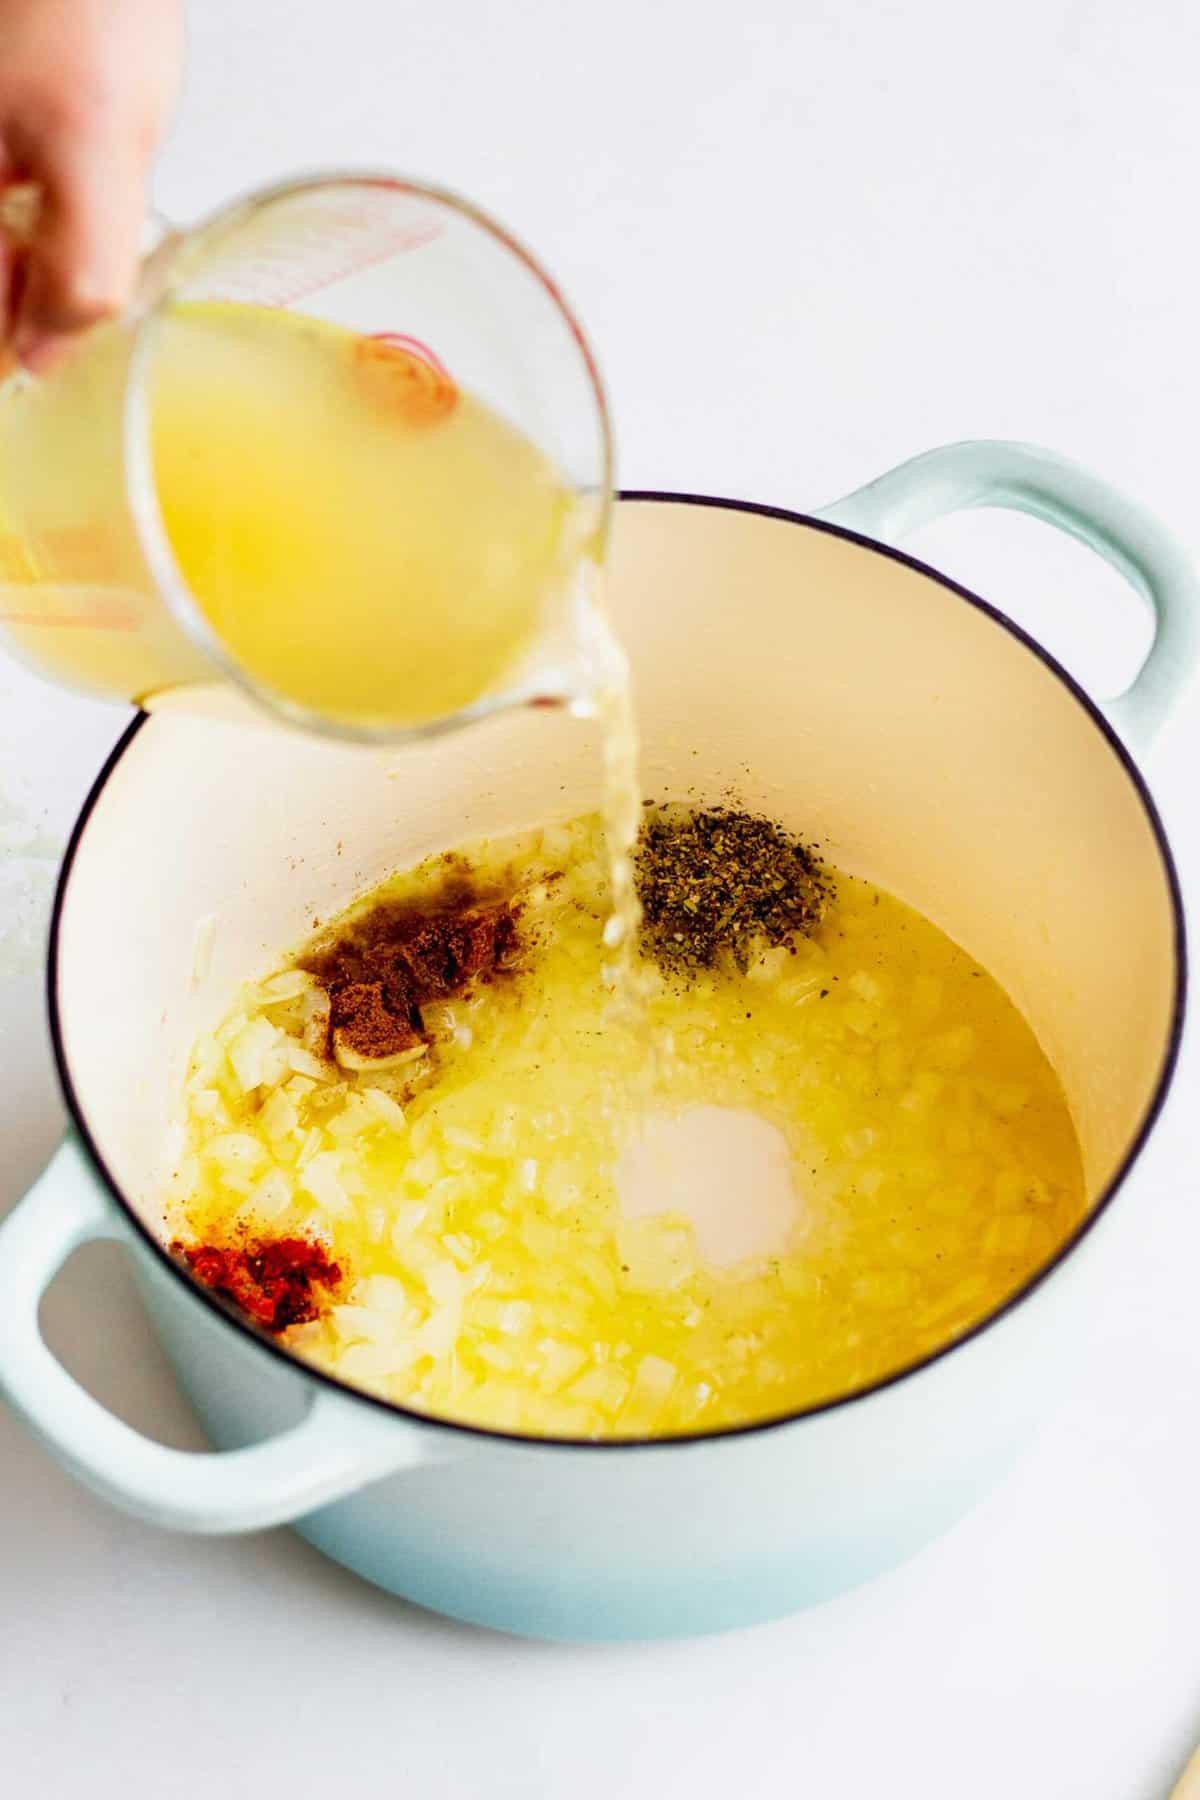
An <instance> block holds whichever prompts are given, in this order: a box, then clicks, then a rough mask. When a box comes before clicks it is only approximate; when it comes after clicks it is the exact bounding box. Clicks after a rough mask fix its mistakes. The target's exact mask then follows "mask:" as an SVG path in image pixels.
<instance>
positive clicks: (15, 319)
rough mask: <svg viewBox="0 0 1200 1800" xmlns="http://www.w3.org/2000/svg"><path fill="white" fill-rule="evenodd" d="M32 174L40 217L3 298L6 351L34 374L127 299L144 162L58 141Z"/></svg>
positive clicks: (104, 148)
mask: <svg viewBox="0 0 1200 1800" xmlns="http://www.w3.org/2000/svg"><path fill="white" fill-rule="evenodd" d="M35 173H36V175H37V178H38V180H39V181H40V183H41V187H42V210H41V214H40V217H39V220H38V226H37V231H36V234H35V236H34V239H33V242H32V244H31V245H30V246H29V248H28V250H27V251H26V252H25V256H24V259H23V261H24V267H23V270H22V272H21V274H22V279H21V281H20V292H19V294H14V291H13V285H12V281H11V279H10V281H9V284H8V293H9V296H10V303H11V302H12V301H13V300H15V307H14V308H13V316H12V318H11V341H12V347H13V350H14V352H15V353H16V355H17V356H18V357H19V358H20V360H21V361H22V362H23V363H24V364H25V366H26V367H27V368H31V369H33V370H35V371H39V370H44V369H45V368H46V367H48V366H49V365H50V364H51V363H53V362H54V361H55V360H57V359H58V357H59V356H61V354H62V352H63V350H64V349H65V347H66V345H67V344H68V343H69V341H70V339H71V338H72V336H73V335H74V334H75V333H76V332H78V331H80V330H82V329H83V328H85V327H86V326H88V325H94V324H96V323H97V322H98V321H99V320H101V319H105V318H108V317H110V316H111V315H112V314H113V313H116V312H118V311H119V310H120V309H121V307H122V306H123V305H124V303H125V301H126V300H127V299H128V297H129V293H130V291H131V289H132V286H133V282H134V279H135V274H136V270H137V263H138V251H139V248H140V245H141V237H142V229H143V221H144V217H145V180H146V159H145V154H144V152H143V151H142V150H141V148H140V147H139V146H136V145H130V144H128V143H116V142H106V141H104V139H103V137H91V136H87V135H84V134H73V135H62V136H58V137H56V138H54V139H53V140H52V141H50V142H49V143H47V144H45V145H43V146H42V148H41V154H40V156H39V157H38V160H37V164H36V166H35ZM9 260H10V261H11V260H12V259H11V256H10V259H9Z"/></svg>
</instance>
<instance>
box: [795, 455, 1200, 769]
mask: <svg viewBox="0 0 1200 1800" xmlns="http://www.w3.org/2000/svg"><path fill="white" fill-rule="evenodd" d="M974 506H996V507H1005V508H1008V509H1009V510H1010V511H1013V512H1022V513H1028V514H1029V515H1030V516H1031V517H1032V518H1035V519H1041V520H1042V521H1043V522H1044V523H1045V524H1047V525H1056V526H1057V527H1058V528H1059V530H1060V531H1065V532H1067V533H1069V535H1070V536H1071V537H1073V538H1076V539H1078V541H1079V542H1080V543H1081V544H1086V545H1087V547H1088V549H1089V550H1094V551H1095V552H1096V553H1097V555H1098V556H1102V557H1103V558H1104V560H1105V562H1107V563H1110V564H1111V565H1112V567H1113V568H1114V569H1116V570H1118V571H1119V573H1120V574H1122V575H1123V576H1124V577H1125V579H1126V580H1127V581H1128V582H1129V583H1130V585H1131V586H1132V587H1133V588H1134V589H1135V590H1136V591H1137V593H1138V594H1140V595H1141V597H1142V599H1143V601H1144V602H1145V604H1146V605H1147V607H1148V608H1149V611H1150V615H1151V618H1152V620H1153V624H1154V641H1153V643H1152V645H1151V648H1150V653H1149V655H1148V656H1147V657H1146V660H1145V662H1144V663H1143V665H1142V667H1141V669H1140V670H1139V671H1138V672H1137V674H1136V675H1135V676H1134V678H1133V680H1132V681H1131V682H1130V685H1129V687H1128V688H1127V689H1126V690H1125V692H1124V693H1123V694H1122V695H1121V696H1120V698H1119V699H1116V700H1111V701H1107V702H1105V704H1104V708H1103V710H1104V711H1105V712H1106V713H1107V715H1108V717H1109V718H1110V719H1111V720H1112V722H1113V723H1114V724H1115V725H1116V726H1117V728H1118V730H1119V731H1120V733H1121V735H1122V736H1123V737H1124V738H1125V739H1126V740H1127V741H1128V742H1129V743H1130V745H1131V746H1132V747H1133V748H1134V749H1135V750H1137V751H1144V750H1145V749H1147V748H1148V746H1149V745H1150V743H1151V742H1152V740H1153V738H1154V737H1155V735H1156V734H1157V732H1158V730H1159V728H1160V726H1161V725H1162V724H1163V723H1164V721H1165V720H1166V718H1167V716H1168V714H1169V713H1170V711H1171V709H1172V707H1173V705H1174V704H1175V701H1176V699H1177V698H1178V696H1179V694H1180V692H1181V690H1182V689H1183V687H1184V686H1185V684H1186V682H1187V680H1188V677H1189V675H1190V674H1191V672H1192V670H1193V668H1194V667H1195V664H1196V661H1197V657H1198V655H1200V584H1198V583H1197V579H1196V575H1195V573H1194V571H1193V568H1192V562H1191V558H1190V557H1189V555H1188V553H1187V552H1186V551H1185V549H1184V548H1183V546H1182V545H1181V544H1180V543H1179V542H1178V541H1177V539H1176V538H1175V537H1174V536H1173V535H1172V534H1171V532H1169V531H1168V530H1167V529H1166V527H1165V526H1164V525H1160V524H1159V522H1158V520H1157V519H1155V518H1154V517H1153V516H1152V514H1150V513H1148V512H1147V511H1146V510H1145V509H1144V508H1143V507H1142V506H1140V505H1139V504H1138V503H1137V502H1136V501H1135V500H1131V499H1129V498H1128V497H1127V496H1126V495H1124V494H1122V493H1119V492H1118V490H1117V489H1116V488H1114V487H1110V486H1109V484H1108V483H1107V482H1106V481H1102V480H1101V479H1100V477H1099V476H1098V475H1092V474H1090V473H1089V472H1088V471H1087V470H1086V469H1081V468H1079V467H1078V466H1077V465H1076V464H1075V463H1071V462H1068V461H1067V460H1066V459H1065V458H1064V457H1061V456H1056V455H1054V453H1053V452H1052V451H1049V450H1040V449H1038V448H1037V447H1036V446H1034V445H1032V444H1015V443H1005V442H1002V441H999V440H993V441H989V440H986V439H982V440H980V441H978V442H973V443H963V444H947V445H946V446H945V447H944V448H942V449H940V450H929V451H927V452H926V453H925V455H924V456H915V457H913V459H912V460H911V462H906V463H901V464H900V466H899V468H896V469H892V470H890V471H889V472H888V473H887V474H886V475H880V476H879V477H878V479H877V480H875V481H871V482H868V483H867V485H866V487H863V488H859V490H858V491H857V493H853V494H849V495H847V497H846V498H845V499H844V500H838V501H836V502H835V503H834V504H833V505H832V506H828V507H826V508H824V509H823V511H821V512H819V513H818V514H817V517H818V518H820V519H825V520H828V521H829V523H830V524H832V525H841V526H845V527H846V528H847V529H848V530H850V531H857V532H861V533H862V534H863V536H865V537H870V538H877V539H882V540H883V542H885V543H895V542H897V541H899V540H901V539H903V538H905V537H907V536H908V535H909V533H910V532H913V531H917V530H919V529H920V527H921V526H923V525H928V524H931V523H932V522H933V520H935V519H940V518H942V517H944V516H945V515H946V514H947V513H953V512H962V511H964V510H965V509H966V508H968V507H974Z"/></svg>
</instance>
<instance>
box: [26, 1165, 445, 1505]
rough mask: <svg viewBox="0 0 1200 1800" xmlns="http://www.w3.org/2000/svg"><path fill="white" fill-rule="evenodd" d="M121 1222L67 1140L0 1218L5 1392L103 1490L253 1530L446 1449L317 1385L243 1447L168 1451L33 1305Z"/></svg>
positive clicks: (122, 1235)
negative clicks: (71, 1370)
mask: <svg viewBox="0 0 1200 1800" xmlns="http://www.w3.org/2000/svg"><path fill="white" fill-rule="evenodd" d="M128 1235H129V1234H128V1228H127V1227H126V1225H125V1223H124V1221H123V1220H122V1219H121V1217H120V1215H119V1214H118V1212H117V1209H116V1207H115V1206H114V1204H113V1202H112V1201H111V1200H110V1198H109V1197H108V1195H107V1194H106V1193H105V1192H104V1190H103V1188H102V1187H101V1184H100V1181H99V1179H98V1177H97V1175H96V1173H95V1171H94V1169H93V1168H92V1166H91V1164H90V1162H89V1161H88V1160H87V1159H86V1157H85V1155H84V1152H83V1151H82V1149H81V1148H80V1146H79V1145H78V1144H77V1143H76V1142H75V1141H74V1140H73V1139H68V1140H67V1142H66V1143H65V1144H64V1145H63V1147H62V1149H61V1150H60V1151H59V1152H58V1154H57V1155H56V1156H55V1158H54V1160H53V1161H52V1162H51V1164H50V1166H49V1168H48V1169H47V1170H46V1172H45V1174H44V1175H43V1176H42V1178H41V1180H40V1181H39V1182H38V1183H37V1184H36V1185H35V1186H34V1187H33V1188H31V1190H30V1191H29V1193H28V1194H27V1195H26V1196H25V1198H24V1200H22V1201H21V1202H20V1203H19V1205H18V1206H17V1208H16V1210H15V1211H14V1212H13V1213H12V1214H11V1216H10V1217H9V1218H8V1219H7V1220H6V1221H5V1223H4V1224H3V1225H2V1226H0V1395H2V1396H4V1397H5V1398H6V1399H7V1400H8V1401H9V1402H10V1403H11V1405H12V1406H13V1407H14V1408H15V1409H16V1411H17V1412H18V1413H20V1414H21V1416H22V1417H23V1418H24V1419H25V1420H26V1422H27V1423H28V1424H29V1425H30V1426H32V1428H33V1430H34V1431H35V1432H37V1434H38V1436H39V1437H41V1438H43V1439H44V1440H45V1442H46V1443H47V1444H49V1446H50V1448H51V1449H52V1450H53V1451H54V1452H55V1453H56V1455H57V1456H58V1457H59V1458H60V1459H61V1461H62V1462H64V1463H65V1464H66V1465H67V1467H68V1468H69V1469H70V1470H71V1471H72V1472H73V1473H74V1474H75V1475H77V1476H78V1477H79V1478H80V1480H81V1481H83V1482H85V1483H86V1484H87V1486H88V1487H90V1488H92V1489H93V1490H94V1491H95V1492H96V1493H98V1494H100V1495H101V1496H102V1498H104V1499H106V1500H110V1501H112V1502H113V1503H114V1504H115V1505H117V1506H120V1507H122V1508H124V1510H125V1511H126V1512H130V1513H133V1514H135V1515H136V1516H137V1517H139V1518H143V1519H148V1520H149V1521H150V1522H151V1523H152V1524H155V1525H163V1526H167V1527H169V1528H171V1529H173V1530H176V1531H195V1532H205V1533H219V1532H237V1531H258V1530H261V1529H263V1528H264V1527H266V1526H269V1525H281V1524H286V1523H287V1522H288V1521H289V1520H292V1519H297V1518H300V1517H302V1516H303V1515H304V1514H305V1513H309V1512H312V1511H314V1510H315V1509H316V1508H317V1507H319V1506H325V1505H327V1504H328V1503H329V1502H330V1501H333V1500H338V1499H342V1498H344V1497H345V1496H346V1495H347V1494H351V1493H354V1492H355V1491H356V1490H357V1489H358V1488H361V1487H364V1486H366V1484H367V1483H368V1482H371V1481H375V1480H378V1479H379V1478H380V1477H381V1476H384V1475H392V1474H395V1473H396V1472H397V1471H398V1470H400V1469H407V1468H413V1467H416V1466H418V1465H421V1464H424V1463H430V1462H437V1461H441V1460H443V1459H444V1458H445V1457H446V1456H447V1455H449V1454H451V1452H450V1451H449V1449H448V1447H447V1445H446V1443H445V1441H444V1437H443V1436H441V1435H440V1434H438V1433H437V1432H436V1431H435V1430H432V1429H431V1430H430V1431H428V1432H426V1431H424V1430H419V1429H418V1428H417V1427H416V1426H415V1425H413V1424H412V1422H411V1421H409V1420H407V1419H402V1418H399V1417H394V1418H388V1417H386V1416H384V1415H383V1414H382V1413H377V1412H376V1409H375V1408H374V1407H372V1406H371V1405H370V1404H368V1403H367V1402H365V1401H354V1400H352V1399H351V1398H350V1397H349V1396H347V1397H346V1398H342V1397H341V1396H340V1395H339V1394H337V1393H334V1392H332V1391H329V1390H324V1389H315V1387H314V1396H313V1400H312V1404H311V1406H310V1407H309V1410H308V1412H307V1413H306V1415H305V1417H304V1418H303V1419H302V1420H301V1421H300V1423H299V1424H298V1425H296V1426H293V1427H292V1429H291V1430H289V1431H284V1432H281V1433H280V1434H279V1435H278V1436H277V1437H273V1438H269V1439H267V1441H266V1442H265V1443H261V1444H254V1445H251V1446H250V1447H249V1448H247V1449H244V1450H227V1451H223V1452H211V1453H207V1454H206V1453H203V1452H201V1453H199V1454H192V1453H191V1452H189V1451H186V1450H172V1449H170V1448H168V1447H167V1446H166V1445H165V1444H156V1443H155V1442H154V1441H153V1439H151V1438H147V1437H144V1436H143V1435H142V1433H141V1432H140V1431H135V1430H134V1428H133V1427H132V1426H131V1425H126V1424H125V1423H124V1421H123V1420H121V1419H118V1418H116V1417H114V1415H113V1414H112V1413H110V1412H109V1411H108V1409H107V1407H104V1406H101V1404H100V1402H99V1401H98V1400H95V1399H93V1398H92V1396H91V1395H90V1394H89V1393H88V1392H87V1391H86V1389H84V1388H82V1387H80V1385H79V1383H78V1382H77V1381H76V1380H75V1379H74V1378H73V1377H72V1376H71V1375H69V1374H68V1373H67V1371H66V1370H65V1369H64V1368H63V1366H62V1364H61V1363H60V1362H59V1361H58V1359H57V1358H56V1357H55V1356H54V1355H53V1354H52V1353H51V1351H50V1350H49V1349H48V1347H47V1345H46V1344H45V1342H44V1340H43V1338H42V1334H41V1330H40V1328H39V1325H38V1311H39V1308H40V1306H41V1301H42V1296H43V1295H44V1293H45V1291H46V1289H47V1287H48V1286H49V1285H50V1282H51V1281H52V1280H53V1279H54V1276H55V1274H56V1273H57V1272H58V1270H59V1269H60V1268H61V1267H62V1265H63V1263H64V1262H65V1261H66V1260H67V1258H68V1257H69V1256H70V1255H71V1254H72V1252H73V1251H74V1250H76V1249H78V1248H79V1247H80V1246H81V1245H82V1244H86V1243H90V1242H92V1241H93V1240H95V1239H99V1238H111V1239H114V1240H116V1241H117V1242H125V1241H127V1240H128Z"/></svg>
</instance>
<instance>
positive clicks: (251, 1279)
mask: <svg viewBox="0 0 1200 1800" xmlns="http://www.w3.org/2000/svg"><path fill="white" fill-rule="evenodd" d="M171 1250H172V1253H173V1254H174V1255H175V1256H178V1257H180V1258H181V1259H182V1260H183V1261H184V1262H185V1263H186V1264H187V1266H188V1268H189V1269H190V1270H191V1272H192V1274H193V1275H194V1276H195V1277H196V1280H197V1281H199V1282H201V1283H202V1284H203V1286H205V1287H207V1288H211V1289H212V1290H213V1292H214V1293H217V1294H221V1295H223V1296H224V1298H225V1299H226V1300H232V1302H233V1304H234V1305H235V1306H236V1307H238V1308H239V1310H240V1311H241V1312H243V1313H245V1315H246V1317H247V1318H248V1319H250V1320H252V1321H253V1323H254V1324H255V1325H258V1326H261V1327H262V1329H263V1330H264V1331H275V1332H278V1331H286V1330H287V1328H288V1326H289V1325H304V1324H307V1323H308V1321H309V1320H310V1319H315V1318H317V1317H318V1315H319V1313H320V1311H321V1307H322V1305H323V1304H324V1302H325V1301H326V1300H327V1299H328V1297H329V1296H330V1295H331V1294H332V1293H333V1291H334V1290H335V1289H336V1288H337V1287H339V1286H340V1284H341V1280H342V1269H341V1265H340V1264H339V1263H336V1262H334V1261H333V1259H332V1257H331V1256H330V1254H329V1252H328V1250H326V1248H325V1246H324V1244H321V1243H317V1242H314V1241H313V1240H312V1239H311V1238H301V1237H284V1238H274V1239H271V1238H259V1239H256V1240H253V1241H248V1242H246V1243H244V1244H238V1245H231V1244H225V1245H222V1244H184V1243H181V1242H179V1241H178V1240H177V1241H176V1242H175V1243H173V1244H172V1245H171ZM322 1290H324V1292H322Z"/></svg>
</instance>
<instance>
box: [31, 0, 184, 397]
mask: <svg viewBox="0 0 1200 1800" xmlns="http://www.w3.org/2000/svg"><path fill="white" fill-rule="evenodd" d="M182 60H183V10H182V0H0V192H2V191H3V189H4V188H6V187H10V186H12V185H13V184H16V183H22V182H33V183H36V184H37V186H38V188H39V189H40V190H41V203H40V207H39V211H38V216H37V219H36V221H35V224H34V227H33V230H32V234H31V237H30V239H29V241H28V242H27V243H25V242H17V241H15V240H14V238H13V237H12V236H7V237H6V236H5V235H3V234H0V362H2V361H3V360H4V352H5V350H8V351H10V352H11V353H12V354H15V355H16V356H17V357H18V358H19V359H20V361H21V362H23V363H24V364H25V365H26V366H27V367H28V368H31V369H35V370H36V369H42V368H45V367H46V366H48V365H49V364H50V363H52V362H53V361H55V360H56V358H57V357H58V356H60V355H61V354H62V351H63V350H64V348H65V347H66V345H67V344H68V343H69V341H70V339H71V338H72V336H73V335H74V334H75V333H77V332H78V331H80V330H82V329H83V328H84V327H86V326H88V325H92V324H95V323H96V321H97V320H99V319H103V318H107V317H108V316H109V315H110V314H112V313H114V312H117V311H119V309H120V308H121V306H122V305H124V303H125V301H126V300H127V299H128V297H129V293H130V290H131V288H132V285H133V281H134V276H135V272H136V269H137V264H138V256H139V252H140V249H141V239H142V230H143V225H144V221H145V206H146V201H145V190H146V178H147V175H148V173H149V168H150V162H151V158H152V157H153V154H154V152H155V150H156V149H157V147H158V142H159V139H160V137H161V136H162V133H163V130H164V129H165V126H166V123H167V119H168V117H169V115H170V111H171V107H172V104H173V102H174V99H175V94H176V90H177V88H178V84H179V74H180V68H181V65H182Z"/></svg>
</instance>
